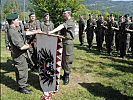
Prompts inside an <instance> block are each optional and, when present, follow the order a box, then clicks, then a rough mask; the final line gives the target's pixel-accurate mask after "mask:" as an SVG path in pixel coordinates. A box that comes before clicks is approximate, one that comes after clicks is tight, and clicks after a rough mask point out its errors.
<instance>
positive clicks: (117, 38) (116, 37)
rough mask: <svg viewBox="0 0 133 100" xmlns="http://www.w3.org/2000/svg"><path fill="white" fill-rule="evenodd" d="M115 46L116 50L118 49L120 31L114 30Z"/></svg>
mask: <svg viewBox="0 0 133 100" xmlns="http://www.w3.org/2000/svg"><path fill="white" fill-rule="evenodd" d="M115 47H116V51H119V49H120V33H118V32H116V34H115Z"/></svg>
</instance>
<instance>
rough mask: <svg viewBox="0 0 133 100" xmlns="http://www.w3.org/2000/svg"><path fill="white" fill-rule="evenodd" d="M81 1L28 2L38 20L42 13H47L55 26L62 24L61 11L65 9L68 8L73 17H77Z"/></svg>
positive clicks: (32, 0) (45, 0)
mask: <svg viewBox="0 0 133 100" xmlns="http://www.w3.org/2000/svg"><path fill="white" fill-rule="evenodd" d="M82 1H83V0H30V2H31V3H32V6H33V8H34V10H35V12H36V15H37V16H38V18H39V19H41V18H42V14H43V13H44V12H49V13H50V16H51V19H52V21H53V23H55V25H58V24H59V23H61V22H62V20H63V18H62V16H61V15H62V9H63V8H65V7H70V8H71V9H72V12H73V17H77V16H78V14H77V12H78V11H79V9H81V3H82ZM82 6H83V5H82ZM86 10H87V9H86Z"/></svg>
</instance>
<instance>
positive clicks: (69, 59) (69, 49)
mask: <svg viewBox="0 0 133 100" xmlns="http://www.w3.org/2000/svg"><path fill="white" fill-rule="evenodd" d="M72 63H73V43H70V44H68V43H65V44H63V53H62V68H63V69H64V74H67V75H69V74H70V72H71V66H72Z"/></svg>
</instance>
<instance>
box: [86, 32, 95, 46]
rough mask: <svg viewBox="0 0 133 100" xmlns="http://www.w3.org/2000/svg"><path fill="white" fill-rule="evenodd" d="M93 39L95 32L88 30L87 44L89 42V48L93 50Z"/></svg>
mask: <svg viewBox="0 0 133 100" xmlns="http://www.w3.org/2000/svg"><path fill="white" fill-rule="evenodd" d="M93 37H94V31H93V30H88V31H87V42H88V47H89V48H91V47H92V46H93Z"/></svg>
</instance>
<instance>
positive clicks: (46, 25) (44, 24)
mask: <svg viewBox="0 0 133 100" xmlns="http://www.w3.org/2000/svg"><path fill="white" fill-rule="evenodd" d="M53 29H54V24H53V23H52V22H51V21H48V22H42V23H41V30H42V31H43V32H45V33H47V32H48V31H52V30H53Z"/></svg>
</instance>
